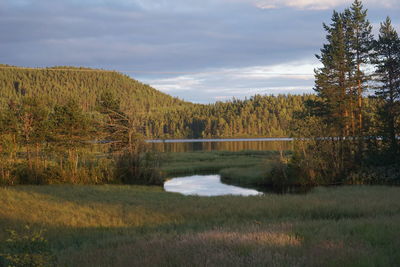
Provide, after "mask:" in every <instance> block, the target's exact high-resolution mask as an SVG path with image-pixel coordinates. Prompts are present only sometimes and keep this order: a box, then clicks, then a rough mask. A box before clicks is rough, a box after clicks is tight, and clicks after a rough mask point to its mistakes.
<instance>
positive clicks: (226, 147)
mask: <svg viewBox="0 0 400 267" xmlns="http://www.w3.org/2000/svg"><path fill="white" fill-rule="evenodd" d="M153 141H154V142H153ZM148 142H149V143H150V144H151V146H152V148H153V149H154V150H156V151H159V152H192V151H242V150H259V151H266V150H270V151H280V150H292V149H293V142H292V140H291V139H290V138H285V139H279V138H265V139H214V140H213V139H209V140H196V141H194V140H165V142H162V141H161V140H149V141H148Z"/></svg>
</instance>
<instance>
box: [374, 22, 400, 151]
mask: <svg viewBox="0 0 400 267" xmlns="http://www.w3.org/2000/svg"><path fill="white" fill-rule="evenodd" d="M374 51H375V57H374V63H375V66H376V71H375V81H376V87H375V90H376V91H375V94H376V96H378V97H379V98H380V99H382V101H383V103H382V105H381V106H380V112H379V116H380V119H381V120H380V121H381V122H382V124H383V126H382V127H381V134H382V136H383V141H384V143H385V144H387V145H388V152H389V155H390V157H389V158H391V159H396V156H398V154H399V143H398V139H397V137H396V135H397V134H399V131H400V127H399V119H400V39H399V36H398V34H397V32H396V30H395V29H394V27H393V26H392V22H391V20H390V18H389V17H388V18H387V19H386V21H385V22H384V23H381V27H380V30H379V38H378V40H377V41H376V42H375V45H374Z"/></svg>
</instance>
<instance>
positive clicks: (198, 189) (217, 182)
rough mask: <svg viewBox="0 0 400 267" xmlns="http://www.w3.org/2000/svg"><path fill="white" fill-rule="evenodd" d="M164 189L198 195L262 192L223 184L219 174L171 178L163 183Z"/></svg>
mask: <svg viewBox="0 0 400 267" xmlns="http://www.w3.org/2000/svg"><path fill="white" fill-rule="evenodd" d="M164 189H165V191H167V192H175V193H181V194H184V195H198V196H222V195H241V196H255V195H260V194H262V193H261V192H259V191H257V190H254V189H247V188H242V187H238V186H233V185H226V184H223V183H222V182H221V177H220V176H219V175H192V176H186V177H179V178H173V179H171V180H168V181H166V182H165V183H164Z"/></svg>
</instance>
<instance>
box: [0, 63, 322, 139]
mask: <svg viewBox="0 0 400 267" xmlns="http://www.w3.org/2000/svg"><path fill="white" fill-rule="evenodd" d="M29 97H31V98H35V99H37V100H39V102H40V104H41V105H43V106H46V107H48V108H50V109H54V108H56V107H57V106H62V105H65V104H67V103H69V102H71V101H72V102H75V103H76V104H77V106H78V107H79V108H80V109H81V111H82V112H83V113H85V114H86V115H87V116H88V118H92V119H94V120H98V121H102V120H103V119H104V116H103V115H104V112H101V110H102V106H103V111H104V108H106V109H107V112H116V111H118V112H123V113H125V114H126V115H127V116H129V117H131V119H133V118H135V119H136V120H137V125H136V129H137V131H138V132H139V133H140V134H142V135H144V136H145V137H146V138H202V137H246V136H251V137H254V136H263V137H282V136H289V135H290V134H291V130H290V129H291V127H290V125H291V123H292V120H293V113H295V112H298V111H301V110H302V108H303V103H304V101H306V100H310V99H313V98H315V96H312V95H304V96H294V95H293V96H290V95H288V96H285V95H280V96H276V97H275V96H260V95H257V96H254V97H251V98H250V99H247V100H236V99H233V100H232V101H228V102H217V103H215V104H209V105H201V104H192V103H189V102H184V101H182V100H179V99H177V98H173V97H171V96H169V95H167V94H164V93H161V92H159V91H157V90H155V89H154V88H151V87H150V86H148V85H145V84H142V83H140V82H138V81H136V80H134V79H131V78H130V77H128V76H126V75H123V74H120V73H117V72H112V71H104V70H96V69H88V68H72V67H55V68H47V69H29V68H18V67H12V66H7V65H2V67H1V68H0V104H1V106H0V108H1V109H3V110H4V109H8V108H9V105H10V103H14V104H15V103H20V102H21V101H22V100H23V99H24V98H29ZM107 112H106V113H107Z"/></svg>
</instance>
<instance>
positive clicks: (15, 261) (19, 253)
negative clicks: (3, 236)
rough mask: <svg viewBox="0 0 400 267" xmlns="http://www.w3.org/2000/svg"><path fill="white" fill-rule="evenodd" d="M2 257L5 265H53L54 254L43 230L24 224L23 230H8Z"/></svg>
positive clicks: (10, 266) (41, 266)
mask: <svg viewBox="0 0 400 267" xmlns="http://www.w3.org/2000/svg"><path fill="white" fill-rule="evenodd" d="M8 233H9V238H8V239H7V240H6V249H5V254H2V255H1V256H2V257H3V258H4V260H3V262H5V264H6V266H9V267H14V266H15V267H16V266H26V267H45V266H54V256H53V254H52V251H51V249H50V246H49V244H48V242H47V240H46V239H45V238H44V237H43V233H44V231H43V230H40V231H34V230H33V229H31V228H30V227H29V226H25V228H24V229H23V231H21V232H17V231H15V230H8Z"/></svg>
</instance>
